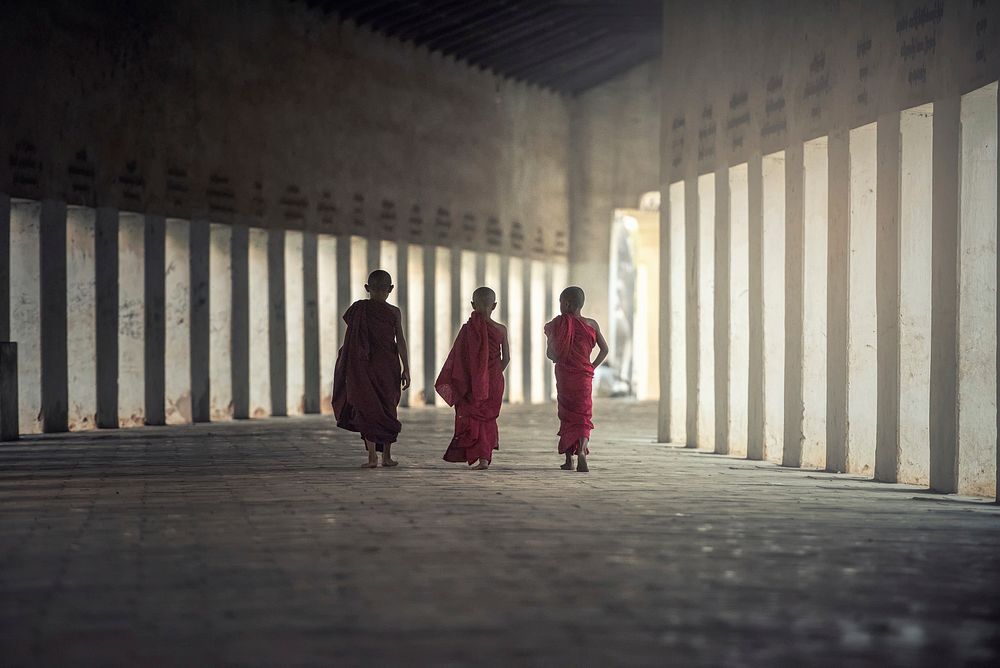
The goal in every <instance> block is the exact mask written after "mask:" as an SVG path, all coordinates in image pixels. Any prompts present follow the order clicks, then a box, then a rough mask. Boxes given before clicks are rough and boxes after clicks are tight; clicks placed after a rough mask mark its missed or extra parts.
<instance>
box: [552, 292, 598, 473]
mask: <svg viewBox="0 0 1000 668" xmlns="http://www.w3.org/2000/svg"><path fill="white" fill-rule="evenodd" d="M584 299H585V295H584V293H583V290H582V289H581V288H578V287H576V286H570V287H568V288H566V289H565V290H563V291H562V293H561V294H560V295H559V310H560V311H561V312H562V314H561V315H558V316H556V317H555V318H553V319H552V320H551V321H549V322H548V323H547V324H546V325H545V337H546V339H547V345H546V356H547V357H548V358H549V359H550V360H552V361H553V362H555V364H556V401H557V404H558V408H559V453H560V454H564V455H566V462H565V463H564V464H563V465H562V466H560V467H559V468H561V469H563V470H564V471H572V470H573V456H574V455H576V458H577V464H576V470H577V471H581V472H586V471H589V470H590V469H589V468H588V467H587V455H588V454H590V449H589V447H588V446H589V443H590V430H591V429H593V428H594V423H593V422H592V421H591V418H592V416H593V412H594V402H593V399H592V386H593V381H594V369H596V368H597V367H599V366H600V365H601V363H602V362H603V361H604V360H605V358H607V356H608V343H607V341H605V340H604V335H603V334H601V328H600V327H599V326H598V324H597V321H596V320H594V319H592V318H585V317H583V316H582V315H580V311H581V310H582V309H583V302H584ZM595 345H596V346H597V347H598V348H600V352H599V353H598V355H597V358H596V359H594V361H593V362H591V360H590V355H591V353H592V351H593V350H594V346H595Z"/></svg>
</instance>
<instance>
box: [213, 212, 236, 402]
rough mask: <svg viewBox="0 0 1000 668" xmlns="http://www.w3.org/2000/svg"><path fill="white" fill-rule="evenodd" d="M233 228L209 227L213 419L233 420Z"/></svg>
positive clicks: (223, 226)
mask: <svg viewBox="0 0 1000 668" xmlns="http://www.w3.org/2000/svg"><path fill="white" fill-rule="evenodd" d="M232 242H233V228H232V226H230V225H220V224H218V223H212V224H211V225H210V227H209V248H208V253H209V255H208V275H209V281H208V290H209V297H208V305H209V309H210V312H209V346H208V347H209V352H208V360H209V369H208V376H209V411H210V416H211V419H212V420H231V419H232V418H233V363H232V354H233V260H232Z"/></svg>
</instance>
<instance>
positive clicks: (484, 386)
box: [434, 288, 510, 471]
mask: <svg viewBox="0 0 1000 668" xmlns="http://www.w3.org/2000/svg"><path fill="white" fill-rule="evenodd" d="M496 307H497V300H496V293H495V292H493V290H491V289H489V288H477V289H476V291H475V292H473V293H472V308H473V311H472V315H471V316H470V317H469V321H468V322H466V323H465V324H464V325H462V329H461V330H460V331H459V332H458V337H457V338H456V339H455V343H454V345H453V346H452V348H451V352H450V353H448V359H447V360H445V363H444V367H443V368H442V369H441V373H440V374H439V375H438V378H437V382H435V383H434V389H436V390H437V393H438V394H440V395H441V398H442V399H444V400H445V402H446V403H447V404H448V405H449V406H453V407H454V408H455V435H454V437H453V438H452V439H451V443H450V444H449V445H448V450H447V451H445V453H444V460H445V461H448V462H466V463H467V464H469V465H470V466H472V465H473V464H476V466H475V467H473V469H474V470H477V471H483V470H486V469H487V468H489V466H490V463H491V462H492V461H493V451H494V450H498V449H499V448H500V434H499V430H498V428H497V418H498V417H500V406H501V404H503V389H504V381H503V372H504V369H506V368H507V363H508V362H509V361H510V349H509V347H508V344H507V328H506V327H504V326H503V325H501V324H500V323H498V322H494V321H493V319H492V318H491V317H490V315H491V314H492V313H493V309H495V308H496Z"/></svg>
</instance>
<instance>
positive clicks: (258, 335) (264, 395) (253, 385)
mask: <svg viewBox="0 0 1000 668" xmlns="http://www.w3.org/2000/svg"><path fill="white" fill-rule="evenodd" d="M267 239H268V232H267V230H263V229H260V228H257V227H251V228H250V231H249V235H248V239H247V253H248V254H249V257H248V258H247V280H248V285H249V293H250V309H249V311H250V313H249V319H250V345H249V349H250V417H255V418H259V417H267V416H269V415H270V414H271V344H270V338H271V337H270V330H269V314H268V312H269V308H270V300H269V299H268V294H269V293H268V270H267Z"/></svg>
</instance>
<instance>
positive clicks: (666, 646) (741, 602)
mask: <svg viewBox="0 0 1000 668" xmlns="http://www.w3.org/2000/svg"><path fill="white" fill-rule="evenodd" d="M553 412H554V411H553V410H552V408H551V407H550V406H544V407H512V408H508V409H506V410H505V412H504V415H503V417H502V424H501V434H502V438H503V449H502V450H501V451H500V452H499V453H497V457H496V459H495V465H494V467H493V468H491V469H490V470H489V471H488V472H486V473H474V472H471V471H466V470H463V469H464V466H463V465H457V464H455V465H452V464H447V463H445V462H443V461H441V460H440V456H441V453H442V451H443V450H444V447H445V445H446V443H447V440H448V437H449V435H450V426H451V425H450V414H449V413H448V412H447V411H443V410H434V409H415V410H410V411H405V412H404V414H403V416H402V419H403V422H404V425H405V427H404V429H405V431H404V439H403V441H402V442H401V443H400V445H399V447H398V458H399V459H400V461H401V463H402V465H401V466H400V467H398V468H397V469H378V470H374V471H369V470H360V469H358V468H357V465H358V464H359V463H360V462H361V460H362V450H361V448H360V446H359V444H358V441H356V440H355V439H354V438H353V437H352V436H350V435H348V434H346V433H344V432H339V431H337V430H336V429H334V428H333V425H332V423H331V421H330V419H329V418H318V417H317V418H298V419H273V420H264V421H254V422H244V423H238V424H224V425H220V424H213V425H199V426H194V427H181V428H148V429H142V430H135V431H121V432H101V433H93V434H86V435H71V436H59V437H53V436H46V437H37V438H34V439H31V440H25V441H22V442H20V443H19V444H14V445H5V446H3V447H2V448H0V504H2V506H0V507H2V511H0V513H2V514H0V554H2V557H0V558H2V561H0V601H2V604H0V664H3V665H5V666H18V665H141V666H151V665H187V666H204V665H247V664H256V665H282V666H291V665H316V666H349V665H379V666H385V665H435V666H442V665H445V666H451V665H454V666H458V665H497V666H510V665H536V666H552V665H576V666H580V665H588V666H589V665H594V666H625V665H659V666H662V665H677V666H719V665H731V666H750V665H755V666H778V665H791V666H794V665H821V666H845V665H870V666H885V665H901V666H902V665H905V666H914V665H926V666H947V665H982V666H987V665H992V666H995V665H1000V664H998V663H997V661H1000V650H998V645H1000V630H998V629H1000V627H998V619H1000V507H997V506H996V505H994V504H986V503H982V502H975V501H973V500H956V499H948V498H944V497H939V496H934V495H930V494H927V493H925V492H922V491H921V490H919V489H918V488H914V487H906V486H902V485H881V484H876V483H872V482H868V481H863V480H860V479H857V478H851V477H849V476H833V475H827V474H821V473H814V472H808V471H800V470H791V469H781V468H778V467H775V466H772V465H768V464H763V465H762V464H760V463H751V462H747V461H740V460H736V459H730V458H726V457H721V456H716V455H711V454H707V453H700V452H694V451H689V450H683V449H679V448H675V447H672V446H666V445H656V444H653V443H652V440H653V438H652V437H653V425H654V423H655V407H653V406H652V405H649V404H628V403H600V404H599V405H598V409H597V418H596V419H597V421H598V427H599V430H598V431H596V432H595V433H594V437H595V440H594V445H595V447H594V451H595V452H594V455H593V457H592V460H591V469H592V470H591V473H589V474H580V473H575V472H563V471H560V470H559V469H558V468H557V466H558V464H559V463H560V462H561V460H560V459H559V457H558V456H557V455H556V453H555V442H554V439H553V432H554V431H555V427H556V424H555V420H554V417H553Z"/></svg>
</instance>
